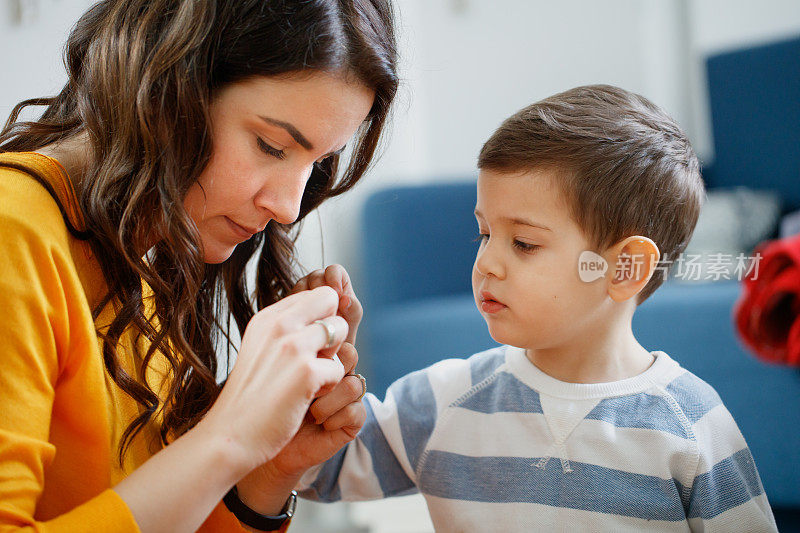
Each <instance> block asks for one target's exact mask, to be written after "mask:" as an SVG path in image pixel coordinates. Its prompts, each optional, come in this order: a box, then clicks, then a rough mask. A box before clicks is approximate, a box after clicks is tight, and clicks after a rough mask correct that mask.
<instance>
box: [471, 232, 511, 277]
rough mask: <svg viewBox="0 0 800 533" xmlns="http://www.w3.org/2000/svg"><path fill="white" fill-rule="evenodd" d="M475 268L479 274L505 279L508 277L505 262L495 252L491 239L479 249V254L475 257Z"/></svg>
mask: <svg viewBox="0 0 800 533" xmlns="http://www.w3.org/2000/svg"><path fill="white" fill-rule="evenodd" d="M475 269H476V270H477V271H478V273H479V274H481V275H482V276H485V277H488V276H494V277H496V278H498V279H504V278H505V277H506V273H505V267H504V266H503V262H502V261H501V259H500V257H499V256H498V254H497V253H495V250H494V249H493V247H492V246H491V241H489V242H487V243H486V244H484V245H483V246H482V247H481V249H480V250H478V256H477V257H476V258H475Z"/></svg>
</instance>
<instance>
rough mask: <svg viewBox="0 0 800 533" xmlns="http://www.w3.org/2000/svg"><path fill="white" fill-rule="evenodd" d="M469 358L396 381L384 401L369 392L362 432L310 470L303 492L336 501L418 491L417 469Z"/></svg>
mask: <svg viewBox="0 0 800 533" xmlns="http://www.w3.org/2000/svg"><path fill="white" fill-rule="evenodd" d="M465 365H466V362H465V361H464V360H460V359H450V360H446V361H441V362H439V363H437V364H435V365H433V366H432V367H430V368H427V369H425V370H420V371H417V372H414V373H412V374H409V375H407V376H405V377H403V378H401V379H399V380H398V381H396V382H395V383H393V384H392V385H391V386H390V387H389V390H388V391H387V393H386V398H385V400H384V401H383V402H381V401H380V400H378V399H377V398H376V397H375V396H374V395H372V394H367V395H366V396H365V397H364V399H363V403H364V406H365V407H366V411H367V418H366V421H365V423H364V426H363V427H362V428H361V431H360V432H359V433H358V436H357V437H356V438H355V440H353V441H352V442H351V443H349V444H348V445H347V446H345V447H344V448H342V449H341V450H339V452H338V453H337V454H336V455H334V456H333V457H332V458H331V459H329V460H328V461H326V462H325V463H323V464H322V465H320V466H317V467H315V468H313V469H311V470H309V471H308V472H307V473H306V475H305V476H303V478H302V479H301V481H300V486H299V489H300V495H301V496H302V497H304V498H307V499H312V500H318V501H324V502H333V501H337V500H345V501H360V500H372V499H378V498H386V497H389V496H399V495H404V494H411V493H414V492H416V490H417V488H416V483H417V471H418V470H417V469H418V467H419V465H420V461H421V459H422V458H423V454H424V452H425V449H426V447H427V445H428V441H429V439H430V437H431V434H432V433H433V430H434V428H435V426H436V422H437V419H438V417H439V414H440V411H441V408H442V406H443V405H446V397H448V396H451V395H452V394H448V391H447V390H446V389H447V388H449V389H451V391H452V389H453V386H454V385H456V384H458V382H459V381H460V380H459V379H458V378H457V377H454V376H456V375H457V374H460V375H463V376H464V377H465V378H466V373H465V372H463V371H461V372H459V371H458V370H464V369H465Z"/></svg>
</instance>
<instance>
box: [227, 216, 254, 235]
mask: <svg viewBox="0 0 800 533" xmlns="http://www.w3.org/2000/svg"><path fill="white" fill-rule="evenodd" d="M225 220H227V221H228V226H229V227H230V228H231V231H233V232H234V233H235V234H236V235H238V236H239V237H241V238H243V239H249V238H250V237H252V236H253V235H254V233H255V232H253V231H249V230H248V229H247V228H245V227H244V226H240V225H239V224H237V223H236V222H234V221H233V220H231V219H229V218H228V217H225Z"/></svg>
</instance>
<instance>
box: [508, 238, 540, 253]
mask: <svg viewBox="0 0 800 533" xmlns="http://www.w3.org/2000/svg"><path fill="white" fill-rule="evenodd" d="M514 248H517V249H519V250H522V251H523V252H535V251H536V250H538V249H539V248H540V246H539V245H538V244H528V243H527V242H522V241H518V240H516V239H515V240H514Z"/></svg>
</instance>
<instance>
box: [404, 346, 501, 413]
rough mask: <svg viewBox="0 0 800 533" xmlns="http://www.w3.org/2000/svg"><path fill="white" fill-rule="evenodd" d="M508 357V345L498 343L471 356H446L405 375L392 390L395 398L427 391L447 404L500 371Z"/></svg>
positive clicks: (439, 404)
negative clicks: (447, 357)
mask: <svg viewBox="0 0 800 533" xmlns="http://www.w3.org/2000/svg"><path fill="white" fill-rule="evenodd" d="M505 361H506V347H505V346H497V347H494V348H490V349H488V350H484V351H482V352H478V353H476V354H473V355H471V356H469V357H467V358H451V359H443V360H441V361H438V362H436V363H434V364H433V365H431V366H429V367H427V368H424V369H422V370H418V371H416V372H412V373H410V374H407V375H406V376H404V377H402V378H401V379H399V380H398V381H396V382H395V383H394V384H392V386H391V387H389V390H390V391H391V392H392V396H394V397H395V399H398V397H402V398H408V397H409V396H418V395H419V394H425V395H428V396H430V397H434V398H435V403H436V404H437V405H438V406H439V408H440V409H441V408H445V407H447V406H448V405H450V404H452V403H453V402H455V401H456V400H458V399H459V398H461V397H462V396H464V395H465V394H468V393H470V391H472V390H474V389H475V388H476V386H479V385H481V384H482V383H483V382H484V381H486V380H488V379H489V378H490V377H491V376H492V375H494V374H496V373H497V372H498V371H499V370H501V367H503V365H504V363H505Z"/></svg>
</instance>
